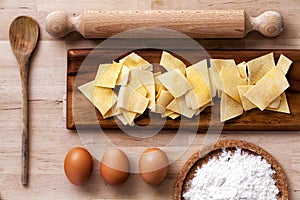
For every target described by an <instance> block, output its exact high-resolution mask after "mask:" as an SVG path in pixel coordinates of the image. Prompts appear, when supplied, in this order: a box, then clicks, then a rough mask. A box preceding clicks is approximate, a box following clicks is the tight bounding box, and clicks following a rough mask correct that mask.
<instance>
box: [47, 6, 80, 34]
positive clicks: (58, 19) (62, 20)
mask: <svg viewBox="0 0 300 200" xmlns="http://www.w3.org/2000/svg"><path fill="white" fill-rule="evenodd" d="M73 20H74V17H71V18H70V17H69V16H68V14H67V13H65V12H52V13H50V14H49V15H48V16H47V18H46V31H47V32H48V33H49V34H50V35H52V36H54V37H64V36H66V35H67V34H69V33H70V32H72V31H75V27H74V25H73V23H72V21H73Z"/></svg>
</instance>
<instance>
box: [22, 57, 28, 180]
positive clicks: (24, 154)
mask: <svg viewBox="0 0 300 200" xmlns="http://www.w3.org/2000/svg"><path fill="white" fill-rule="evenodd" d="M20 69H21V71H20V72H21V82H22V174H21V182H22V184H23V185H27V183H28V160H29V131H28V121H29V118H28V117H29V115H28V114H29V113H28V83H27V82H28V78H27V76H28V60H27V61H24V62H22V63H20Z"/></svg>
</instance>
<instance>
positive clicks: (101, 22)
mask: <svg viewBox="0 0 300 200" xmlns="http://www.w3.org/2000/svg"><path fill="white" fill-rule="evenodd" d="M141 27H144V28H147V27H164V28H169V29H173V30H175V31H179V32H181V33H184V34H186V35H188V36H190V37H192V38H243V37H244V36H245V35H246V34H247V33H249V32H251V31H253V30H255V31H258V32H260V33H261V34H263V35H264V36H266V37H275V36H277V35H279V34H280V33H281V32H282V31H283V18H282V16H281V15H280V14H279V13H278V12H276V11H266V12H264V13H262V14H261V15H259V16H257V17H251V16H248V15H247V14H246V13H245V11H244V10H149V11H130V10H129V11H90V10H87V11H83V12H82V13H81V14H80V15H78V16H69V15H68V14H67V13H64V12H52V13H50V14H49V15H48V16H47V18H46V30H47V32H48V33H49V34H51V35H52V36H54V37H63V36H65V35H67V34H68V33H70V32H73V31H77V32H79V33H80V34H81V35H82V36H83V37H85V38H108V37H110V36H112V35H115V34H117V33H121V32H123V31H126V30H130V29H134V28H141Z"/></svg>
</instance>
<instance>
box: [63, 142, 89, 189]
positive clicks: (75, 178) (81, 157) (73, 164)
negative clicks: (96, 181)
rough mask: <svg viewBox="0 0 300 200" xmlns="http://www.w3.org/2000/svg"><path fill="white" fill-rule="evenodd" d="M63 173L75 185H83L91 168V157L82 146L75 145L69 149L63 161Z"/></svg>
mask: <svg viewBox="0 0 300 200" xmlns="http://www.w3.org/2000/svg"><path fill="white" fill-rule="evenodd" d="M64 169H65V174H66V176H67V178H68V179H69V181H70V182H71V183H73V184H75V185H83V184H85V183H86V182H87V181H88V179H89V178H90V176H91V174H92V170H93V158H92V156H91V154H90V153H89V152H88V151H87V150H86V149H84V148H81V147H77V148H74V149H72V150H71V151H69V153H68V154H67V156H66V158H65V162H64Z"/></svg>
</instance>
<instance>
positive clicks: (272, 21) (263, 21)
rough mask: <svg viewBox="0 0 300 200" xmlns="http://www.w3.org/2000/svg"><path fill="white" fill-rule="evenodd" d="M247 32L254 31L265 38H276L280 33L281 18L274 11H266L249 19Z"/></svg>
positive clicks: (281, 28)
mask: <svg viewBox="0 0 300 200" xmlns="http://www.w3.org/2000/svg"><path fill="white" fill-rule="evenodd" d="M249 21H250V26H251V27H250V28H248V32H250V31H252V30H256V31H258V32H260V33H261V34H263V35H264V36H266V37H276V36H278V35H279V34H280V33H282V31H283V29H284V26H283V17H282V16H281V15H280V13H278V12H276V11H266V12H264V13H262V14H261V15H259V16H257V17H249Z"/></svg>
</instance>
